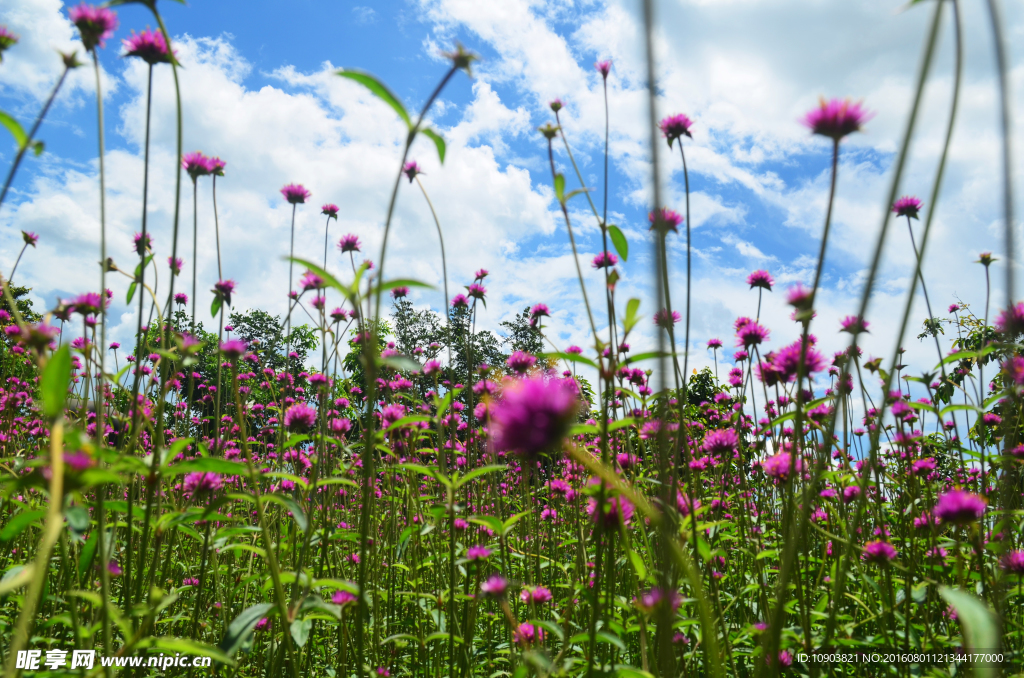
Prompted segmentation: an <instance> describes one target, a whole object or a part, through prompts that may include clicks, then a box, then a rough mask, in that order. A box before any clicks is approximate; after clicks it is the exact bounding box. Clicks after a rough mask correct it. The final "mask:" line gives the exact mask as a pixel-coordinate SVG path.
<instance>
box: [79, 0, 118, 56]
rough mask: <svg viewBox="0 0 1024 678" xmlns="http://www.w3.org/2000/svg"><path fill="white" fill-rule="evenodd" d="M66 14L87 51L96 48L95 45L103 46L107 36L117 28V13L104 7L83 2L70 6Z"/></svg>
mask: <svg viewBox="0 0 1024 678" xmlns="http://www.w3.org/2000/svg"><path fill="white" fill-rule="evenodd" d="M68 16H69V17H70V19H71V23H73V24H74V25H75V26H76V27H77V28H78V32H79V34H80V35H81V36H82V44H83V45H84V46H85V49H86V51H89V52H91V51H92V50H94V49H96V46H97V45H99V46H100V47H104V46H105V45H106V42H107V38H109V37H110V36H112V35H113V34H114V29H116V28H117V15H116V14H114V12H112V11H111V10H109V9H107V8H106V7H95V6H93V5H87V4H85V3H84V2H83V3H82V4H81V5H79V6H78V7H72V8H71V10H70V11H69V12H68Z"/></svg>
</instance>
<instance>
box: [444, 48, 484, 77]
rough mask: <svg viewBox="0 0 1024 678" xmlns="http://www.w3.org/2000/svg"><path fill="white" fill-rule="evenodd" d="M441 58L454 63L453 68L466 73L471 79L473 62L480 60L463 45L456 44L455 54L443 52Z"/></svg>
mask: <svg viewBox="0 0 1024 678" xmlns="http://www.w3.org/2000/svg"><path fill="white" fill-rule="evenodd" d="M441 56H443V57H444V58H445V59H448V60H449V61H451V62H452V68H454V69H456V70H463V71H466V73H467V74H468V75H469V76H470V77H473V62H474V61H476V60H477V59H479V58H480V57H478V56H477V55H475V54H473V53H472V52H467V51H466V48H465V47H463V46H462V44H461V43H456V44H455V51H454V52H441Z"/></svg>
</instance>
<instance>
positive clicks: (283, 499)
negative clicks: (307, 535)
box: [264, 492, 309, 532]
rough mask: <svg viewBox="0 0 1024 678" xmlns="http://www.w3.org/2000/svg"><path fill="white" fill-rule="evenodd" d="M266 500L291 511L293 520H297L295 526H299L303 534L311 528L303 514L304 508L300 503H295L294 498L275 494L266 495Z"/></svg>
mask: <svg viewBox="0 0 1024 678" xmlns="http://www.w3.org/2000/svg"><path fill="white" fill-rule="evenodd" d="M264 499H266V500H267V501H272V502H274V503H275V504H280V505H281V506H283V507H284V508H285V509H287V510H288V511H290V512H291V514H292V518H293V519H294V520H295V524H296V525H298V527H299V530H301V531H302V532H305V531H306V530H307V529H308V528H309V521H308V520H306V514H305V512H303V510H302V507H301V506H299V502H297V501H295V500H294V499H293V498H292V497H289V496H287V495H284V494H281V493H279V492H275V493H274V494H268V495H266V496H265V497H264Z"/></svg>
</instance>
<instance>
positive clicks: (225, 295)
mask: <svg viewBox="0 0 1024 678" xmlns="http://www.w3.org/2000/svg"><path fill="white" fill-rule="evenodd" d="M234 291H235V281H234V280H218V281H217V282H216V283H215V284H214V286H213V293H214V294H216V295H217V296H219V297H220V298H221V300H222V301H223V302H224V303H225V304H227V305H228V306H230V305H231V295H232V294H233V293H234Z"/></svg>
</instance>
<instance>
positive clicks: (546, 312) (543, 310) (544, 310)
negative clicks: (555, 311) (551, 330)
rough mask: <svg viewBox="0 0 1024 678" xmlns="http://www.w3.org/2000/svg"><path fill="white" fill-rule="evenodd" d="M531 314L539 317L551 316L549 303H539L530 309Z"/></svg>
mask: <svg viewBox="0 0 1024 678" xmlns="http://www.w3.org/2000/svg"><path fill="white" fill-rule="evenodd" d="M530 315H531V316H533V317H534V318H539V317H541V316H550V315H551V309H549V308H548V305H547V304H537V305H535V306H534V307H533V308H531V309H530Z"/></svg>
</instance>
